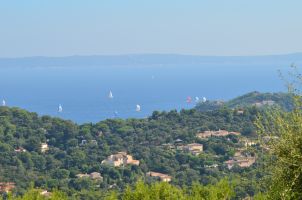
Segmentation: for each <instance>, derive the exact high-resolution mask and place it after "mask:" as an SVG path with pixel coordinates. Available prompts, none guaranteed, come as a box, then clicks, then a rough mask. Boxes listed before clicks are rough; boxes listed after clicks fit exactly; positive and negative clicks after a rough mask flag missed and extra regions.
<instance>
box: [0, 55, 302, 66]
mask: <svg viewBox="0 0 302 200" xmlns="http://www.w3.org/2000/svg"><path fill="white" fill-rule="evenodd" d="M291 63H295V64H301V63H302V53H295V54H284V55H268V56H196V55H177V54H137V55H93V56H67V57H43V56H37V57H24V58H0V67H54V66H56V67H71V66H73V67H75V66H79V67H82V66H83V67H84V66H85V67H87V66H114V65H118V66H121V65H125V66H127V65H134V66H135V65H184V64H190V65H199V64H234V65H253V64H270V65H274V64H278V65H279V64H282V65H289V64H291Z"/></svg>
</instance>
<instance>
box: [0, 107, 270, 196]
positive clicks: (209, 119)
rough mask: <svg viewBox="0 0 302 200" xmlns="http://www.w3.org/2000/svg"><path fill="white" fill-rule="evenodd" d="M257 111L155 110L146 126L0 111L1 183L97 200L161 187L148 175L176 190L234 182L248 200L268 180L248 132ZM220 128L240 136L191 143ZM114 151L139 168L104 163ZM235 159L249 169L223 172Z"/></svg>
mask: <svg viewBox="0 0 302 200" xmlns="http://www.w3.org/2000/svg"><path fill="white" fill-rule="evenodd" d="M241 111H242V110H241ZM260 112H261V111H259V110H258V109H257V108H256V107H251V108H246V109H245V110H244V112H238V110H231V109H227V108H224V109H220V110H215V111H210V112H199V111H197V110H195V109H192V110H182V111H180V112H177V111H170V112H157V111H156V112H154V113H153V114H152V115H151V116H150V117H149V118H146V119H127V120H122V119H108V120H105V121H101V122H99V123H96V124H83V125H77V124H75V123H73V122H71V121H66V120H62V119H58V118H52V117H49V116H41V117H40V116H38V115H37V114H36V113H30V112H27V111H25V110H22V109H19V108H9V107H0V165H1V166H0V181H1V182H4V183H5V182H13V183H15V184H16V187H15V189H14V190H13V193H15V194H22V193H24V191H25V190H27V189H28V188H30V187H34V188H39V189H43V190H48V191H52V190H54V189H59V190H61V191H63V192H65V193H66V194H67V195H68V196H69V197H70V198H73V199H81V196H83V195H84V196H85V195H88V194H90V195H91V196H92V197H91V199H98V197H102V195H104V194H108V191H111V190H118V191H120V190H124V189H125V188H126V186H127V185H128V184H130V185H132V184H135V183H136V182H137V181H139V180H144V182H146V183H150V182H154V181H158V180H160V179H156V178H151V177H148V176H147V175H146V173H147V172H149V171H153V172H158V173H161V174H165V175H167V176H168V177H170V178H171V182H170V183H171V184H172V185H175V186H185V185H186V186H187V187H190V186H191V185H192V184H193V183H200V184H202V185H212V184H216V183H218V182H219V181H220V180H221V179H223V178H227V180H232V181H234V182H236V184H235V186H234V191H235V194H236V196H237V198H244V197H247V196H253V195H254V194H256V193H258V192H259V191H261V190H265V188H263V187H261V186H260V185H259V184H257V181H258V180H260V179H261V178H262V177H263V176H264V174H265V173H266V172H265V171H264V170H263V169H262V167H261V166H262V164H263V162H262V161H263V159H265V154H263V150H262V148H261V147H260V145H259V144H258V143H257V139H256V137H255V136H256V135H255V128H254V125H253V122H254V120H255V119H256V116H257V114H259V113H260ZM220 129H221V130H227V131H230V132H231V131H233V132H240V133H241V135H233V134H230V135H226V136H223V137H220V136H213V137H208V138H200V137H197V133H200V132H203V131H210V130H212V131H218V130H220ZM195 143H197V144H198V145H202V146H203V149H202V150H203V151H201V152H199V153H198V154H195V151H191V150H187V151H186V150H185V148H186V147H188V146H189V144H195ZM42 144H44V145H46V147H45V148H44V147H43V146H41V145H42ZM117 152H126V153H127V154H129V155H132V156H133V159H136V160H138V161H139V165H134V164H127V165H124V164H123V165H121V166H116V167H114V166H110V165H106V164H102V161H103V160H105V159H107V157H108V156H110V155H112V154H116V153H117ZM238 152H239V154H240V156H241V157H245V158H250V157H252V158H256V161H255V163H252V164H251V166H248V167H246V166H243V167H241V166H238V165H237V164H234V166H233V165H228V162H230V161H234V160H236V159H235V158H236V157H235V156H236V155H235V154H238ZM241 154H242V155H241ZM237 157H238V155H237ZM227 161H228V162H227ZM234 162H235V161H234ZM93 172H94V173H100V175H101V177H100V178H96V179H94V178H89V176H88V175H87V174H91V173H93Z"/></svg>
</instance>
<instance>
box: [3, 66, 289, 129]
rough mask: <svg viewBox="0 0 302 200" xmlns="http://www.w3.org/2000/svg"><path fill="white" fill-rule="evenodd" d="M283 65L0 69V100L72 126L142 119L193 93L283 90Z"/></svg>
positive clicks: (224, 95) (177, 105) (227, 95)
mask: <svg viewBox="0 0 302 200" xmlns="http://www.w3.org/2000/svg"><path fill="white" fill-rule="evenodd" d="M288 69H289V66H283V65H282V66H278V65H269V64H259V63H258V64H246V63H245V64H244V65H240V64H236V65H233V64H228V63H222V64H219V63H218V64H217V63H215V64H183V63H182V64H181V65H177V64H175V65H171V64H167V65H165V64H159V65H139V66H137V65H135V66H131V65H126V66H124V65H121V66H118V65H117V66H112V65H110V66H104V65H102V66H89V67H85V66H75V67H70V66H69V67H56V66H52V67H43V66H36V67H0V99H4V100H5V101H6V105H7V106H9V107H20V108H22V109H26V110H28V111H31V112H37V113H38V114H39V115H50V116H54V117H60V118H63V119H67V120H72V121H74V122H76V123H78V124H83V123H90V122H92V123H96V122H99V121H101V120H105V119H109V118H122V119H126V118H145V117H148V116H150V115H151V114H152V112H153V111H156V110H157V111H170V110H174V109H176V110H178V111H179V110H181V109H190V108H193V107H194V106H195V105H196V102H195V97H199V98H200V99H202V98H203V97H206V99H208V100H217V99H218V100H225V101H226V100H229V99H232V98H235V97H237V96H239V95H243V94H245V93H248V92H252V91H259V92H280V91H286V87H285V84H284V81H283V80H282V79H281V78H280V76H279V73H278V70H281V71H284V72H286V71H287V70H288ZM110 91H112V94H113V98H109V97H108V95H109V92H110ZM188 97H191V98H192V102H187V98H188ZM1 101H2V100H1ZM59 105H62V108H63V111H62V112H58V106H59ZM136 105H140V107H141V111H140V112H137V111H136Z"/></svg>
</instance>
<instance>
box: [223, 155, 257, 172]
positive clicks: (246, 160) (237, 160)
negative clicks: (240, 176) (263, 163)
mask: <svg viewBox="0 0 302 200" xmlns="http://www.w3.org/2000/svg"><path fill="white" fill-rule="evenodd" d="M255 162H256V158H255V157H243V156H242V157H234V158H233V159H231V160H228V161H225V164H226V165H227V167H228V169H232V168H233V167H234V166H235V165H238V166H239V167H242V168H245V167H250V166H251V165H253V164H254V163H255Z"/></svg>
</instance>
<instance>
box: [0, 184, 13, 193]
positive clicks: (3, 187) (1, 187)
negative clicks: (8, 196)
mask: <svg viewBox="0 0 302 200" xmlns="http://www.w3.org/2000/svg"><path fill="white" fill-rule="evenodd" d="M15 187H16V184H15V183H14V182H0V192H1V193H4V192H6V193H8V192H11V191H12V190H13V189H14V188H15Z"/></svg>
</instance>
